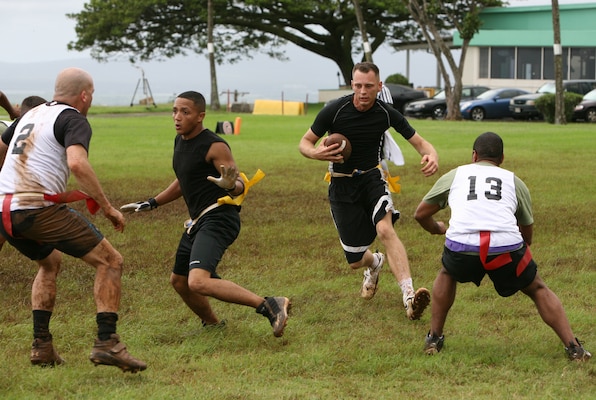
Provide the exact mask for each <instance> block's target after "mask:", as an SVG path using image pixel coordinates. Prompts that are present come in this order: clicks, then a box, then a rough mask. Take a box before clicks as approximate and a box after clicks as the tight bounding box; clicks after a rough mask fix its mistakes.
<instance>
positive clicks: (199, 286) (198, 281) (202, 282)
mask: <svg viewBox="0 0 596 400" xmlns="http://www.w3.org/2000/svg"><path fill="white" fill-rule="evenodd" d="M188 289H189V290H190V291H191V292H193V293H197V294H200V295H202V296H209V279H205V278H196V277H195V278H192V279H189V280H188Z"/></svg>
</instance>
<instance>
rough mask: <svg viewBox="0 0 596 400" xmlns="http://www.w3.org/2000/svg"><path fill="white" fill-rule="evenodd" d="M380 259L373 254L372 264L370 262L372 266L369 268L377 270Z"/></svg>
mask: <svg viewBox="0 0 596 400" xmlns="http://www.w3.org/2000/svg"><path fill="white" fill-rule="evenodd" d="M381 259H382V257H379V256H378V255H377V253H373V262H372V265H371V266H370V267H371V269H377V268H379V266H380V265H379V264H380V263H381Z"/></svg>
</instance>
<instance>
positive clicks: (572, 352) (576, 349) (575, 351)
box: [565, 338, 592, 362]
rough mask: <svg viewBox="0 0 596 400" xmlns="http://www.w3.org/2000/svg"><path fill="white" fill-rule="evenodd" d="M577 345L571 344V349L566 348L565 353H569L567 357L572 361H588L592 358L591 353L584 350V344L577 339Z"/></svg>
mask: <svg viewBox="0 0 596 400" xmlns="http://www.w3.org/2000/svg"><path fill="white" fill-rule="evenodd" d="M575 341H576V342H577V344H576V343H573V342H569V347H565V352H566V353H567V357H568V358H569V360H571V361H579V362H581V361H588V360H589V359H590V358H592V354H590V352H589V351H587V350H586V349H584V347H583V346H582V343H581V342H580V341H579V339H578V338H575Z"/></svg>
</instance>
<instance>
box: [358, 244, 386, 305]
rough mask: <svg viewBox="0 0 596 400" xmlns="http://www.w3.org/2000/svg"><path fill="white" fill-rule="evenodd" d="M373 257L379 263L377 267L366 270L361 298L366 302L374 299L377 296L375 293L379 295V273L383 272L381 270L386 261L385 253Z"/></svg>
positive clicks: (375, 254)
mask: <svg viewBox="0 0 596 400" xmlns="http://www.w3.org/2000/svg"><path fill="white" fill-rule="evenodd" d="M373 256H374V257H375V260H376V261H377V266H376V267H372V266H371V267H368V268H367V269H365V270H364V279H363V280H362V289H360V296H361V297H362V298H363V299H366V300H370V299H372V298H373V297H374V296H375V293H377V287H378V283H379V273H380V272H381V268H383V262H384V261H385V256H384V255H383V253H374V254H373Z"/></svg>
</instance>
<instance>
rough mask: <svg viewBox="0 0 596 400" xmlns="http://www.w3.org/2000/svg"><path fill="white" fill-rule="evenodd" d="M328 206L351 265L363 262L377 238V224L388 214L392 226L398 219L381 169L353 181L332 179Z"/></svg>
mask: <svg viewBox="0 0 596 400" xmlns="http://www.w3.org/2000/svg"><path fill="white" fill-rule="evenodd" d="M329 204H330V206H331V216H332V217H333V222H334V223H335V227H336V229H337V232H338V233H339V240H340V242H341V245H342V247H343V249H344V254H345V256H346V260H347V261H348V263H353V262H357V261H360V260H361V259H362V257H363V255H364V253H365V252H366V250H367V249H368V248H369V246H370V245H371V244H372V243H373V242H374V240H375V238H376V237H377V223H378V222H379V221H380V220H382V219H383V218H384V217H385V215H387V213H388V212H391V213H393V223H395V221H397V220H398V219H399V211H397V210H396V209H395V208H394V206H393V199H392V197H391V192H389V188H388V186H387V183H386V182H385V180H384V179H383V178H382V176H381V171H380V170H378V169H375V170H373V171H370V172H368V173H366V174H363V175H359V176H354V177H352V178H347V177H346V178H332V179H331V184H330V185H329Z"/></svg>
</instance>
